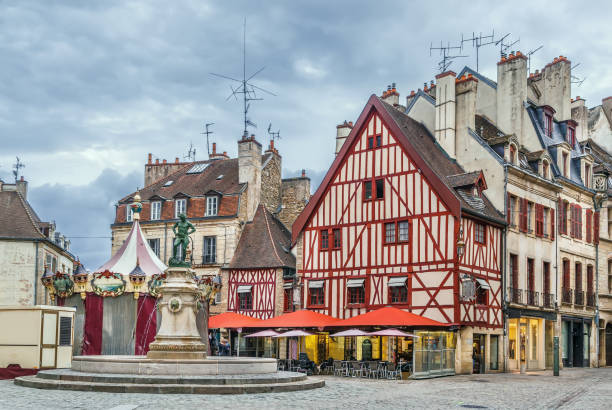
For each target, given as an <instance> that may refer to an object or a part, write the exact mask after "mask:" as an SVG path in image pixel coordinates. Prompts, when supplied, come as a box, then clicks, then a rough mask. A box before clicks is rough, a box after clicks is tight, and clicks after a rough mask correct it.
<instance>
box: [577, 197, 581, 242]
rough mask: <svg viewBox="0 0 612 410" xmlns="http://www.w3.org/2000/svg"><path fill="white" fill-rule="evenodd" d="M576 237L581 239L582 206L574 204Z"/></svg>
mask: <svg viewBox="0 0 612 410" xmlns="http://www.w3.org/2000/svg"><path fill="white" fill-rule="evenodd" d="M576 238H578V239H582V208H581V207H580V205H576Z"/></svg>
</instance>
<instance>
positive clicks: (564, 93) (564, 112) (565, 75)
mask: <svg viewBox="0 0 612 410" xmlns="http://www.w3.org/2000/svg"><path fill="white" fill-rule="evenodd" d="M571 65H572V63H571V62H570V61H569V60H568V59H567V58H566V57H563V56H559V57H557V58H555V59H554V60H553V61H552V62H551V63H548V64H546V67H544V69H543V70H542V78H543V86H542V97H541V98H540V104H541V105H550V106H551V107H553V109H554V110H555V119H556V120H557V121H566V120H569V119H571V118H572V112H571V102H570V99H571V91H572V89H571V86H572V84H571Z"/></svg>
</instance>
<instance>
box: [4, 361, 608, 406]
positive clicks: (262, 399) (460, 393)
mask: <svg viewBox="0 0 612 410" xmlns="http://www.w3.org/2000/svg"><path fill="white" fill-rule="evenodd" d="M323 378H324V379H325V382H326V387H324V388H322V389H317V390H310V391H304V392H295V393H275V394H253V395H239V396H224V395H209V396H197V395H152V394H112V393H88V392H71V391H65V390H64V391H55V390H37V389H29V388H24V387H18V386H15V385H14V384H13V382H12V380H2V381H0V409H46V410H47V409H85V408H86V409H121V410H130V409H164V410H167V409H181V408H182V409H184V408H212V409H238V408H246V409H277V408H281V409H282V408H292V409H296V408H297V409H314V408H352V409H357V408H359V409H362V408H378V409H382V408H427V409H438V408H439V409H442V408H450V407H454V408H496V409H534V408H536V409H549V408H564V409H604V408H605V409H609V408H610V406H611V403H612V368H603V369H569V370H563V371H562V372H561V376H560V377H553V376H552V373H551V372H539V373H534V374H527V375H519V374H486V375H472V376H455V377H445V378H439V379H431V380H409V381H379V380H367V379H347V378H338V377H331V376H323Z"/></svg>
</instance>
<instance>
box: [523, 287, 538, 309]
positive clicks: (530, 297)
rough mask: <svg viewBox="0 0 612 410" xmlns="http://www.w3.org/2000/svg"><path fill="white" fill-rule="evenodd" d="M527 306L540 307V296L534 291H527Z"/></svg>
mask: <svg viewBox="0 0 612 410" xmlns="http://www.w3.org/2000/svg"><path fill="white" fill-rule="evenodd" d="M526 293H527V304H528V305H529V306H540V294H539V293H538V292H536V291H533V290H527V291H526Z"/></svg>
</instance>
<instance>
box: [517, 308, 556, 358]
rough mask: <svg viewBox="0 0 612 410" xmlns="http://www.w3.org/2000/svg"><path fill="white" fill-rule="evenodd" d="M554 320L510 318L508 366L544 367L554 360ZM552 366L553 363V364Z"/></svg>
mask: <svg viewBox="0 0 612 410" xmlns="http://www.w3.org/2000/svg"><path fill="white" fill-rule="evenodd" d="M553 334H554V321H549V320H545V319H541V318H528V317H521V318H516V319H509V320H508V368H509V370H520V369H521V366H522V367H524V368H525V369H526V370H529V369H534V370H535V369H544V368H546V367H549V364H548V363H549V361H551V360H552V339H553V338H552V335H553ZM550 366H552V363H551V365H550Z"/></svg>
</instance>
